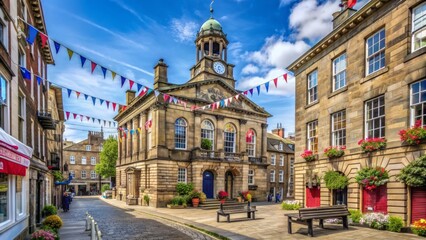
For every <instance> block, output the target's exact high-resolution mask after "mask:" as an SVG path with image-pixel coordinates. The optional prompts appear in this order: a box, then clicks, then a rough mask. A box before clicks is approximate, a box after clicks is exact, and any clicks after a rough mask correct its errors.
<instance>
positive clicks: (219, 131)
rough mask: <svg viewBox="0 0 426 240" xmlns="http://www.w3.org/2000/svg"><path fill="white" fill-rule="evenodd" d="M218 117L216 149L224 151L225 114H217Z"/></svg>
mask: <svg viewBox="0 0 426 240" xmlns="http://www.w3.org/2000/svg"><path fill="white" fill-rule="evenodd" d="M216 119H217V126H216V128H215V131H216V132H215V136H216V143H215V145H214V146H215V149H217V150H220V151H221V152H224V145H223V140H224V139H223V129H224V127H225V124H224V121H223V120H224V117H223V116H216Z"/></svg>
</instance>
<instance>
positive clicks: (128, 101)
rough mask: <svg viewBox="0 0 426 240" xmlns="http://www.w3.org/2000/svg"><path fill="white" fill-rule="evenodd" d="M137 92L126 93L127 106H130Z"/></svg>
mask: <svg viewBox="0 0 426 240" xmlns="http://www.w3.org/2000/svg"><path fill="white" fill-rule="evenodd" d="M135 96H136V92H135V91H133V90H127V91H126V105H127V106H129V103H130V102H131V101H133V99H135Z"/></svg>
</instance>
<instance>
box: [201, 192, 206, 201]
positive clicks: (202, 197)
mask: <svg viewBox="0 0 426 240" xmlns="http://www.w3.org/2000/svg"><path fill="white" fill-rule="evenodd" d="M206 200H207V196H206V194H205V193H203V192H201V195H200V202H201V203H205V202H206Z"/></svg>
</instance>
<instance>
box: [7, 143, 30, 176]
mask: <svg viewBox="0 0 426 240" xmlns="http://www.w3.org/2000/svg"><path fill="white" fill-rule="evenodd" d="M28 166H30V160H29V159H28V157H27V156H25V155H23V154H21V153H19V152H17V151H16V150H15V149H14V148H13V147H11V146H10V145H8V144H5V143H3V142H0V173H7V174H13V175H20V176H25V172H26V169H27V168H28Z"/></svg>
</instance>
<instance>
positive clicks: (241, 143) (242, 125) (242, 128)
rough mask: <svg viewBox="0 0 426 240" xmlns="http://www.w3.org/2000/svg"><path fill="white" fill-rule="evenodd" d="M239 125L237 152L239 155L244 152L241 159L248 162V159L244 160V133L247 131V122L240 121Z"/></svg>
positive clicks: (245, 144) (245, 146) (245, 147)
mask: <svg viewBox="0 0 426 240" xmlns="http://www.w3.org/2000/svg"><path fill="white" fill-rule="evenodd" d="M239 123H240V127H239V129H240V132H239V134H238V138H239V144H238V145H239V149H238V152H240V153H242V152H245V154H244V157H243V158H242V159H244V160H248V158H246V156H247V152H246V150H247V142H246V132H247V130H248V129H247V120H243V119H240V121H239Z"/></svg>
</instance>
